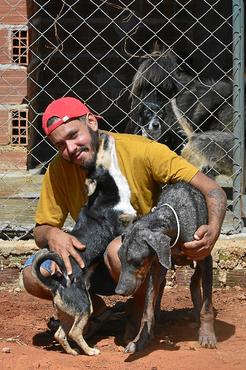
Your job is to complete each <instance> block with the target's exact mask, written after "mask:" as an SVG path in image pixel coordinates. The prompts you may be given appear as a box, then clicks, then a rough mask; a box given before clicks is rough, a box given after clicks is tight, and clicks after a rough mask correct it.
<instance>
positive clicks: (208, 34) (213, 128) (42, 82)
mask: <svg viewBox="0 0 246 370" xmlns="http://www.w3.org/2000/svg"><path fill="white" fill-rule="evenodd" d="M235 4H236V5H237V7H236V8H235ZM243 11H244V2H243V1H231V0H208V1H207V0H196V1H194V0H179V1H178V0H177V1H174V0H170V1H158V0H154V1H149V0H145V1H142V0H132V1H129V0H110V1H107V0H91V1H89V0H85V1H79V0H68V1H62V0H46V1H42V0H32V1H27V2H25V1H23V0H18V1H17V0H1V1H0V18H1V25H0V49H1V53H0V54H1V57H0V73H1V81H2V83H1V86H0V99H1V100H0V152H1V161H0V184H1V193H0V205H1V208H0V209H1V217H0V222H1V228H0V233H1V237H2V238H5V239H12V238H24V237H27V236H30V235H31V233H32V228H33V226H34V225H33V222H34V221H33V217H34V211H35V207H36V204H37V200H38V197H39V191H40V184H41V181H42V176H43V173H44V172H45V170H46V168H47V165H48V164H49V162H50V160H51V159H52V158H53V157H54V155H55V154H56V151H55V149H54V148H53V146H52V145H51V144H50V143H49V142H48V140H47V139H46V137H45V136H44V133H43V132H42V129H41V117H42V113H43V111H44V109H45V107H46V106H47V104H48V103H49V102H51V101H52V100H53V99H55V98H58V97H61V96H75V97H78V98H80V99H81V100H82V101H84V102H85V103H86V104H87V105H88V106H89V107H90V108H91V109H92V111H93V112H96V113H98V114H100V115H102V116H103V121H102V122H101V123H100V128H101V129H106V130H109V131H114V132H129V133H135V134H140V135H145V136H148V137H150V138H151V139H153V140H157V141H159V142H161V143H164V144H167V145H169V146H170V147H171V149H173V150H175V151H176V152H177V153H178V154H181V155H183V156H184V157H185V158H187V159H188V160H189V161H191V162H192V163H194V164H195V165H196V166H198V167H199V168H200V169H201V170H202V171H204V172H206V173H208V174H209V175H210V176H213V177H214V178H215V179H216V181H218V182H219V183H220V184H221V185H222V186H223V187H224V188H225V189H226V191H227V194H228V212H227V217H226V220H225V223H224V226H223V232H224V233H234V232H240V231H242V228H243V226H244V224H243V223H242V219H243V218H244V212H243V209H244V208H243V200H244V193H245V191H244V173H243V172H244V171H243V169H244V158H243V155H242V150H243V148H244V119H243V116H244V101H243V100H242V99H241V97H242V95H243V89H244V81H241V80H240V78H241V79H242V73H241V72H242V70H243V55H241V56H240V55H239V60H238V64H237V65H236V67H235V47H234V46H233V45H235V39H236V38H237V40H236V42H237V43H238V44H239V45H240V48H241V46H242V44H243V42H244V37H243V36H244V29H243V24H239V29H240V30H239V33H238V34H237V35H236V31H235V12H236V17H237V16H239V17H240V16H241V18H243V17H242V15H243ZM242 23H243V22H242ZM240 50H242V48H241V49H240ZM237 57H238V56H237ZM238 70H240V73H237V72H238ZM238 76H239V77H238ZM237 78H238V79H239V83H237V82H238V80H237ZM240 81H241V82H240ZM237 96H240V99H241V100H240V104H239V105H238V106H237V107H236V108H235V106H236V105H235V101H236V97H237ZM237 150H239V152H240V155H237V156H236V155H235V152H236V151H237ZM243 154H244V153H243ZM235 178H237V179H238V178H239V180H238V181H239V183H240V186H239V190H238V193H237V195H236V198H237V204H238V202H239V204H240V206H239V208H238V207H235V199H233V194H234V193H233V191H234V187H235ZM235 220H236V224H235ZM69 222H70V221H69ZM69 222H68V225H69Z"/></svg>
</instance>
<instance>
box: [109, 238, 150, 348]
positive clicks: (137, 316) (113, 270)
mask: <svg viewBox="0 0 246 370" xmlns="http://www.w3.org/2000/svg"><path fill="white" fill-rule="evenodd" d="M120 246H121V237H119V238H116V239H114V240H113V241H112V242H111V243H110V244H109V245H108V247H107V250H106V252H105V254H104V261H105V264H106V266H107V268H108V270H109V272H110V275H111V276H112V278H113V279H114V281H115V282H116V283H117V282H118V280H119V277H120V272H121V263H120V259H119V256H118V251H119V248H120ZM145 294H146V284H145V283H143V284H142V285H141V286H140V288H139V289H138V291H137V292H136V293H135V294H134V297H133V298H132V299H129V300H128V301H127V303H126V314H127V316H128V317H127V327H126V332H125V335H124V340H125V341H126V342H127V343H128V341H130V340H132V339H133V338H134V337H135V336H136V334H137V332H138V330H139V327H140V322H141V318H142V315H143V309H144V301H145Z"/></svg>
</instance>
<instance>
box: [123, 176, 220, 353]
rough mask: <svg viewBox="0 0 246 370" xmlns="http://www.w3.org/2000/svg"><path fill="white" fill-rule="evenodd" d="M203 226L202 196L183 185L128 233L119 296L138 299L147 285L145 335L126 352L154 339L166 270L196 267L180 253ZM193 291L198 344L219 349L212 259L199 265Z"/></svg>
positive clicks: (165, 196) (164, 194) (166, 193)
mask: <svg viewBox="0 0 246 370" xmlns="http://www.w3.org/2000/svg"><path fill="white" fill-rule="evenodd" d="M203 224H207V207H206V202H205V199H204V197H203V195H202V194H201V193H200V192H199V191H198V190H197V189H195V188H194V187H193V186H191V185H190V184H187V183H184V182H179V183H177V184H174V185H170V186H167V187H166V188H165V190H164V191H163V192H162V194H161V197H160V199H159V202H158V204H157V206H156V208H155V209H153V212H150V213H149V214H147V215H145V216H143V217H142V218H141V219H139V220H138V221H136V222H135V223H134V224H133V225H132V226H130V227H129V229H128V230H127V232H126V233H125V236H124V239H123V243H122V246H121V247H120V250H119V258H120V261H121V266H122V270H121V274H120V278H119V282H118V285H117V287H116V293H117V294H121V295H126V296H128V295H134V293H135V292H136V291H137V290H138V288H139V287H140V286H141V284H142V283H143V282H144V281H145V280H146V279H147V291H146V297H145V303H144V307H143V316H142V320H141V324H140V329H139V331H138V334H137V335H136V337H135V338H134V339H133V340H130V342H129V343H128V345H127V346H126V348H125V351H126V352H131V353H134V352H136V351H138V350H141V349H143V348H144V347H145V346H146V345H147V343H148V342H149V341H150V340H151V339H152V337H153V332H154V324H155V306H156V301H157V299H158V294H159V287H160V284H162V279H163V278H161V274H162V269H165V271H167V269H169V268H170V266H171V260H172V259H173V262H174V263H176V264H180V265H185V264H191V261H188V260H186V258H185V257H183V256H182V255H181V256H180V255H179V253H178V252H179V250H180V246H181V245H182V243H184V242H186V241H191V240H193V236H194V233H195V231H196V230H197V229H198V227H199V226H200V225H203ZM172 245H174V246H173V247H172ZM177 257H178V258H177ZM200 282H202V291H203V294H202V295H201V290H200ZM190 288H191V297H192V301H193V304H194V309H195V313H196V315H197V316H198V317H199V319H200V323H201V325H200V329H199V343H200V344H201V346H202V347H209V348H214V347H216V337H215V333H214V313H213V306H212V257H211V256H208V257H206V258H205V259H204V260H203V261H200V262H197V264H196V268H195V272H194V274H193V276H192V278H191V284H190Z"/></svg>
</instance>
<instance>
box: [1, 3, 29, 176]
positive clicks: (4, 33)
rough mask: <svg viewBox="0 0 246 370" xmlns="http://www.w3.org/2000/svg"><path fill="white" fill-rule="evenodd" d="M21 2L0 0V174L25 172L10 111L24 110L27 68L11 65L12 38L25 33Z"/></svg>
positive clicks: (25, 16)
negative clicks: (12, 134) (10, 171)
mask: <svg viewBox="0 0 246 370" xmlns="http://www.w3.org/2000/svg"><path fill="white" fill-rule="evenodd" d="M26 24H27V8H26V1H25V0H0V153H1V156H0V157H1V159H0V172H3V171H8V170H13V169H15V170H23V169H25V168H26V149H25V148H23V146H22V147H21V146H18V145H12V143H11V130H12V119H11V117H12V116H11V111H12V110H15V111H16V110H20V111H21V110H22V109H25V108H26V106H24V105H23V104H24V102H25V97H26V95H27V68H26V67H25V66H20V65H18V64H16V63H13V61H12V48H13V46H12V34H13V31H14V30H22V29H26V27H25V26H26Z"/></svg>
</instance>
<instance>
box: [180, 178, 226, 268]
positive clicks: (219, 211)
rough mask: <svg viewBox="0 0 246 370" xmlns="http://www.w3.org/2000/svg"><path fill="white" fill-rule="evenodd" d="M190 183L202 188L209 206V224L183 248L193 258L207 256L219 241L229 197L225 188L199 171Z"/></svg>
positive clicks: (201, 228) (200, 258)
mask: <svg viewBox="0 0 246 370" xmlns="http://www.w3.org/2000/svg"><path fill="white" fill-rule="evenodd" d="M190 184H191V185H193V186H194V187H196V188H197V189H198V190H200V191H201V192H202V193H203V195H204V197H205V199H206V203H207V207H208V225H202V226H200V227H199V229H198V230H197V231H196V233H195V235H194V239H195V240H194V241H192V242H187V243H184V245H183V247H182V250H183V252H184V254H185V255H186V256H188V258H190V259H192V260H196V261H199V260H202V259H204V258H205V257H207V256H208V255H209V254H210V253H211V251H212V249H213V247H214V244H215V242H216V241H217V239H218V237H219V235H220V231H221V227H222V223H223V220H224V217H225V212H226V205H227V198H226V194H225V192H224V190H223V189H222V188H221V187H220V186H219V185H218V184H217V183H216V182H215V181H214V180H212V179H211V178H209V177H208V176H206V175H204V174H203V173H201V172H198V173H197V174H196V175H195V176H194V177H193V178H192V180H191V181H190Z"/></svg>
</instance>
